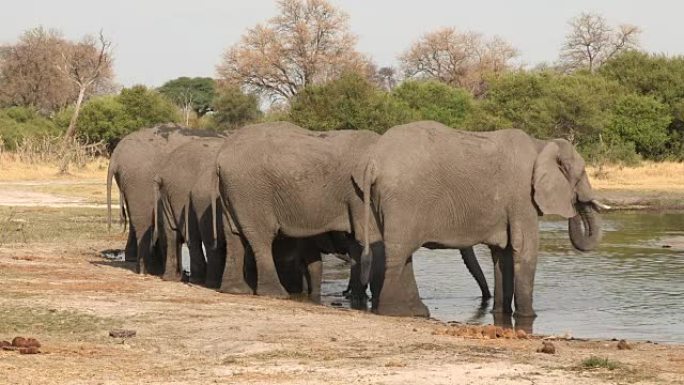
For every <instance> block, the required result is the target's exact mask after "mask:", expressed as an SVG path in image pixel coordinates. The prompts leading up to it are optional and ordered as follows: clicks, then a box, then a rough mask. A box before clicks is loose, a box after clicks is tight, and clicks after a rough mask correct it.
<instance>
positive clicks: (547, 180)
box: [354, 121, 606, 317]
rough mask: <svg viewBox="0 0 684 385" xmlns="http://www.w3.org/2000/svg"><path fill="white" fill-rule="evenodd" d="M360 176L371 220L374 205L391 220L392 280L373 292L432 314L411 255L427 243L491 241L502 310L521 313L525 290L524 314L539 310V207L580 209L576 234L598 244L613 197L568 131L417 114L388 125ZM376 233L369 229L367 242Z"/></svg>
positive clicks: (392, 304)
mask: <svg viewBox="0 0 684 385" xmlns="http://www.w3.org/2000/svg"><path fill="white" fill-rule="evenodd" d="M354 180H355V181H356V182H357V183H358V184H359V185H360V186H362V187H361V188H362V190H363V195H364V201H365V204H366V207H365V214H364V216H365V218H364V219H365V220H368V221H370V220H371V215H370V211H371V207H370V206H371V204H372V206H373V212H374V213H375V218H376V219H377V220H378V221H379V223H382V226H381V227H380V228H381V229H382V234H381V235H382V239H383V240H384V244H385V264H384V269H383V271H382V272H381V273H382V274H381V275H382V278H381V279H382V280H383V284H382V287H381V289H380V295H379V296H377V298H375V296H374V298H373V300H374V301H373V308H374V310H375V311H376V312H378V313H380V314H391V315H407V316H427V315H428V314H429V313H428V310H427V308H426V307H425V305H424V304H423V302H422V301H421V300H420V297H419V294H418V288H417V286H416V281H415V277H414V275H413V264H412V259H411V255H412V254H413V252H414V251H415V250H417V249H418V248H419V247H421V246H425V247H429V248H465V247H469V246H473V245H476V244H478V243H484V244H486V245H489V246H490V249H491V250H492V258H493V261H494V266H495V284H494V312H498V313H511V311H512V308H511V301H512V299H513V297H515V308H516V316H520V317H534V316H535V313H534V309H533V307H532V291H533V286H534V276H535V269H536V264H537V252H538V245H539V234H538V233H539V224H538V222H539V219H538V216H539V215H542V214H556V215H561V216H563V217H565V218H570V222H569V231H570V240H571V241H572V244H573V245H574V246H575V247H576V248H577V249H579V250H591V249H593V248H595V247H596V246H597V245H598V242H599V240H600V238H601V229H600V226H599V217H598V216H597V215H596V211H598V209H600V208H605V207H606V206H604V205H602V204H601V203H599V202H597V201H596V200H595V199H594V194H593V191H592V189H591V186H590V184H589V180H588V178H587V175H586V172H585V169H584V161H583V160H582V157H581V156H580V155H579V154H578V153H577V151H575V149H574V148H573V146H572V145H571V144H570V143H568V142H567V141H565V140H563V139H555V140H548V141H542V140H537V139H534V138H532V137H530V136H529V135H527V134H526V133H524V132H523V131H520V130H501V131H494V132H465V131H458V130H454V129H452V128H449V127H446V126H444V125H442V124H440V123H437V122H429V121H425V122H416V123H411V124H406V125H402V126H396V127H393V128H391V129H390V130H388V131H387V132H386V133H385V134H384V135H383V136H382V137H381V138H380V139H379V140H378V141H377V142H376V144H375V145H374V147H373V148H372V150H371V152H370V153H369V154H368V157H367V159H366V161H365V165H364V164H362V165H360V166H359V167H358V168H357V169H356V171H355V175H354ZM367 226H368V225H365V224H364V227H367ZM582 227H584V229H582ZM376 240H377V239H374V238H373V237H372V236H369V235H368V234H366V235H365V241H364V242H365V245H364V247H365V249H366V250H367V249H368V244H369V242H371V241H376ZM370 256H371V254H370V253H368V252H367V251H366V252H364V255H363V257H362V258H364V259H366V258H367V257H370ZM373 258H375V256H374V255H373ZM362 266H366V264H362ZM506 266H509V267H510V269H508V270H509V271H510V273H508V274H506V273H505V271H506V270H507V269H506ZM366 275H367V273H366V272H364V274H362V276H364V277H365V276H366Z"/></svg>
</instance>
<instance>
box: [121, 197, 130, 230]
mask: <svg viewBox="0 0 684 385" xmlns="http://www.w3.org/2000/svg"><path fill="white" fill-rule="evenodd" d="M127 219H128V211H126V197H125V196H124V193H123V190H121V189H119V224H123V232H124V233H125V232H126V225H128V220H127Z"/></svg>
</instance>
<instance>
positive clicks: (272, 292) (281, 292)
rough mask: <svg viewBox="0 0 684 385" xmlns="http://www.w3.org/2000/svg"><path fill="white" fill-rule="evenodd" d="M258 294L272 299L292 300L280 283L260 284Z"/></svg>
mask: <svg viewBox="0 0 684 385" xmlns="http://www.w3.org/2000/svg"><path fill="white" fill-rule="evenodd" d="M256 293H257V295H263V296H266V297H271V298H290V293H288V292H287V290H285V288H284V287H283V286H282V285H280V283H278V284H258V285H257V290H256Z"/></svg>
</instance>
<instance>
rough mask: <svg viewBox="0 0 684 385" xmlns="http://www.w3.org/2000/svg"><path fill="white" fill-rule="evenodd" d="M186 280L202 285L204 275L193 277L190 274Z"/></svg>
mask: <svg viewBox="0 0 684 385" xmlns="http://www.w3.org/2000/svg"><path fill="white" fill-rule="evenodd" d="M188 282H190V283H192V284H193V285H204V283H205V282H206V280H205V279H204V277H194V276H192V275H191V276H189V277H188Z"/></svg>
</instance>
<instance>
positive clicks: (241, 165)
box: [217, 122, 379, 297]
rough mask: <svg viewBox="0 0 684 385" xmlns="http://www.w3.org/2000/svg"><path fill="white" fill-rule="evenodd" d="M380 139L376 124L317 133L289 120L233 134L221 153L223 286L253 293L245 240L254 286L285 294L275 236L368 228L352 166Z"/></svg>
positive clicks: (265, 292)
mask: <svg viewBox="0 0 684 385" xmlns="http://www.w3.org/2000/svg"><path fill="white" fill-rule="evenodd" d="M378 138H379V135H378V134H375V133H373V132H370V131H335V132H325V133H323V132H312V131H308V130H305V129H303V128H301V127H298V126H295V125H293V124H291V123H285V122H275V123H264V124H256V125H250V126H246V127H243V128H242V129H240V130H238V131H237V132H236V133H235V134H233V135H232V136H231V140H229V141H226V142H225V143H224V145H223V147H222V149H221V150H220V152H219V154H218V157H217V167H218V170H217V176H218V192H219V194H220V196H221V200H222V202H223V204H224V207H225V208H226V209H227V210H228V215H226V218H227V221H226V222H227V223H226V226H225V231H224V233H225V234H226V241H227V245H228V253H227V259H226V268H225V271H224V275H223V283H222V285H221V291H225V292H229V293H251V288H250V287H249V285H248V283H247V282H245V278H244V276H243V274H241V272H242V271H243V269H244V260H243V258H242V257H241V256H243V255H244V254H245V246H246V245H249V246H251V249H252V251H253V252H254V256H255V260H256V267H257V269H256V270H257V285H256V293H257V294H260V295H269V296H273V297H286V296H287V295H288V293H287V290H286V289H285V288H284V287H283V286H282V285H281V283H280V281H279V279H278V274H277V270H276V267H275V265H274V261H273V255H272V249H271V246H272V243H273V240H274V239H275V238H276V236H278V235H284V236H289V237H295V238H306V237H311V236H315V235H319V234H323V233H327V232H330V231H337V232H343V233H354V232H359V231H361V232H363V229H362V228H359V227H358V226H359V225H360V222H361V220H360V219H361V214H362V210H363V202H362V201H361V199H360V197H359V196H358V195H357V193H356V190H355V187H354V185H353V183H352V182H351V173H352V169H353V168H354V165H355V163H356V161H357V160H358V159H359V157H360V156H361V155H362V154H364V153H366V152H367V151H368V148H369V147H370V145H372V144H373V143H374V142H375V141H376V140H377V139H378ZM357 219H358V220H357ZM238 234H239V236H238ZM238 237H239V238H238ZM238 240H241V241H242V242H238ZM355 243H357V242H355ZM359 253H360V248H359ZM351 257H352V258H357V260H358V256H351Z"/></svg>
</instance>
